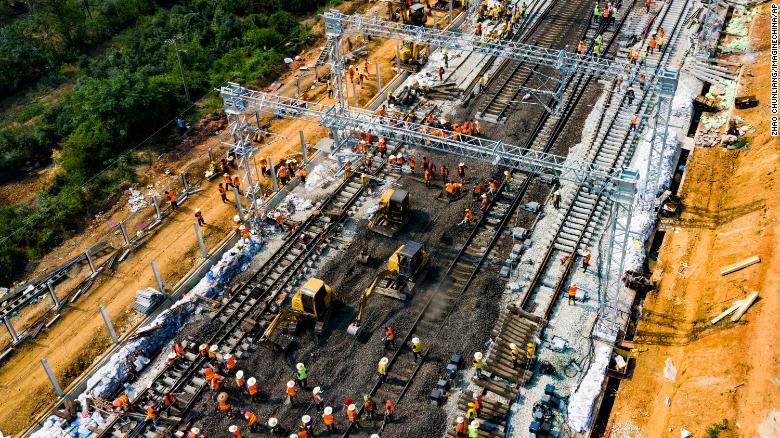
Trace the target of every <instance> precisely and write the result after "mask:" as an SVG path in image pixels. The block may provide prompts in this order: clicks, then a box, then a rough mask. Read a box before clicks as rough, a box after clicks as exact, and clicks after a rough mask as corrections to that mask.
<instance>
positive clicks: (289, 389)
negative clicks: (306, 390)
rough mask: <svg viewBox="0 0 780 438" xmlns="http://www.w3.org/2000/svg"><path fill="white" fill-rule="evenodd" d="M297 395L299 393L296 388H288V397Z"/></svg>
mask: <svg viewBox="0 0 780 438" xmlns="http://www.w3.org/2000/svg"><path fill="white" fill-rule="evenodd" d="M296 393H297V391H296V389H295V387H294V386H293V387H292V388H287V395H289V396H290V397H295V394H296Z"/></svg>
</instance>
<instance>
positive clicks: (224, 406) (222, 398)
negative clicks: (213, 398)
mask: <svg viewBox="0 0 780 438" xmlns="http://www.w3.org/2000/svg"><path fill="white" fill-rule="evenodd" d="M228 398H229V396H228V393H227V392H220V393H219V395H217V407H219V410H220V412H222V413H223V414H225V415H227V416H228V418H230V417H232V416H233V406H231V404H230V402H228Z"/></svg>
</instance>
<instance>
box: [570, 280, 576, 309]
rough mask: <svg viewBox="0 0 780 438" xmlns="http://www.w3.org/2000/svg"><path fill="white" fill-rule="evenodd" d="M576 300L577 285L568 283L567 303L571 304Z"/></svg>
mask: <svg viewBox="0 0 780 438" xmlns="http://www.w3.org/2000/svg"><path fill="white" fill-rule="evenodd" d="M576 301H577V285H576V284H574V283H572V284H570V285H569V304H573V303H575V302H576Z"/></svg>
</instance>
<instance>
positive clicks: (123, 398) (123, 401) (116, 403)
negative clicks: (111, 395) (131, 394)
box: [111, 394, 130, 408]
mask: <svg viewBox="0 0 780 438" xmlns="http://www.w3.org/2000/svg"><path fill="white" fill-rule="evenodd" d="M128 403H130V399H129V398H127V395H126V394H122V395H120V396H119V397H117V398H116V399H115V400H114V401H113V402H112V403H111V405H112V406H113V407H115V408H118V407H121V406H124V405H126V404H128Z"/></svg>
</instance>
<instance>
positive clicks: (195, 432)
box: [187, 427, 202, 438]
mask: <svg viewBox="0 0 780 438" xmlns="http://www.w3.org/2000/svg"><path fill="white" fill-rule="evenodd" d="M201 436H202V435H201V434H200V429H198V428H197V427H193V428H191V429H190V430H189V432H187V438H200V437H201Z"/></svg>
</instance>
